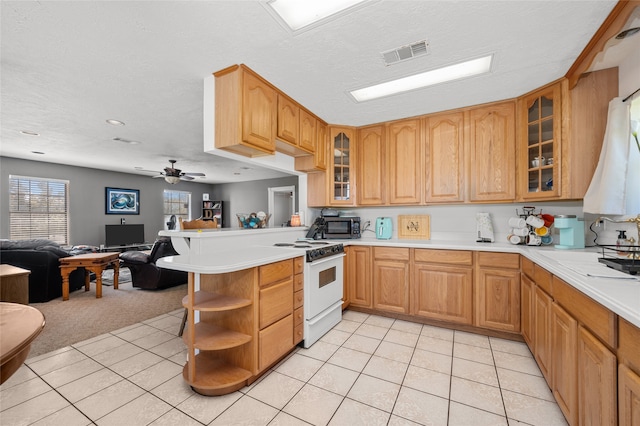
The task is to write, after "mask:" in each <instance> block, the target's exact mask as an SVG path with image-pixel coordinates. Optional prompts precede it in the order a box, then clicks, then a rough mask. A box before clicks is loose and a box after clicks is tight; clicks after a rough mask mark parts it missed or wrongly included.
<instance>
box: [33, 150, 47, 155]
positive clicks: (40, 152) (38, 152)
mask: <svg viewBox="0 0 640 426" xmlns="http://www.w3.org/2000/svg"><path fill="white" fill-rule="evenodd" d="M31 153H32V154H38V155H44V152H42V151H31Z"/></svg>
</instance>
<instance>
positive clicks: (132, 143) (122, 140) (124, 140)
mask: <svg viewBox="0 0 640 426" xmlns="http://www.w3.org/2000/svg"><path fill="white" fill-rule="evenodd" d="M113 140H114V141H116V142H122V143H128V144H129V145H140V142H138V141H132V140H131V139H124V138H113Z"/></svg>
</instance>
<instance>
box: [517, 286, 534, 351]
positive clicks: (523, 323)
mask: <svg viewBox="0 0 640 426" xmlns="http://www.w3.org/2000/svg"><path fill="white" fill-rule="evenodd" d="M535 288H536V285H535V284H534V283H533V281H531V278H529V277H528V276H527V275H525V274H524V273H523V274H521V275H520V330H521V331H522V337H523V338H524V341H525V342H526V343H527V345H528V346H529V349H531V350H533V344H534V341H533V336H534V331H533V327H534V323H533V321H534V319H533V309H534V307H533V301H534V295H535Z"/></svg>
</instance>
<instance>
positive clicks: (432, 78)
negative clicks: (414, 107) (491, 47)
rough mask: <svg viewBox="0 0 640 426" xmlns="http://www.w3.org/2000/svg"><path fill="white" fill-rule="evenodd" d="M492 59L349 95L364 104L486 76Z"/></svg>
mask: <svg viewBox="0 0 640 426" xmlns="http://www.w3.org/2000/svg"><path fill="white" fill-rule="evenodd" d="M492 58H493V55H489V56H484V57H482V58H478V59H472V60H470V61H466V62H461V63H459V64H455V65H449V66H446V67H442V68H437V69H434V70H431V71H427V72H423V73H420V74H414V75H410V76H408V77H402V78H399V79H397V80H391V81H387V82H385V83H380V84H375V85H373V86H369V87H364V88H362V89H357V90H352V91H351V92H349V93H350V94H351V96H353V98H354V99H355V100H356V102H364V101H369V100H371V99H376V98H381V97H384V96H390V95H395V94H396V93H403V92H408V91H410V90H415V89H421V88H423V87H427V86H433V85H435V84H440V83H444V82H447V81H452V80H460V79H462V78H466V77H471V76H474V75H479V74H484V73H487V72H489V71H491V59H492Z"/></svg>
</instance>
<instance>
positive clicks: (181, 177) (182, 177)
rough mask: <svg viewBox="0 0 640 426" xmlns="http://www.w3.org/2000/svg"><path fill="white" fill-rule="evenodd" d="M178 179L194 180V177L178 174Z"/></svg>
mask: <svg viewBox="0 0 640 426" xmlns="http://www.w3.org/2000/svg"><path fill="white" fill-rule="evenodd" d="M180 179H182V180H194V179H195V178H192V177H191V176H186V175H182V176H180Z"/></svg>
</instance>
